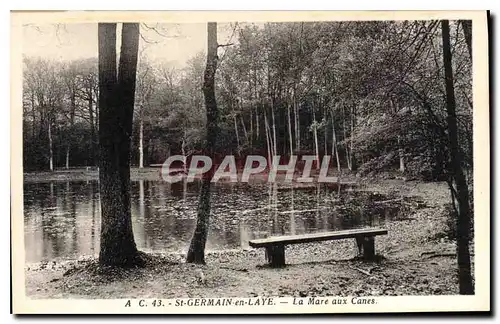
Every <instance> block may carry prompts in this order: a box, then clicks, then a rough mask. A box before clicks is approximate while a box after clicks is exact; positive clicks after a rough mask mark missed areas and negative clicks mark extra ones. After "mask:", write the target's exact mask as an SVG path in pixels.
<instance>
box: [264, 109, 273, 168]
mask: <svg viewBox="0 0 500 324" xmlns="http://www.w3.org/2000/svg"><path fill="white" fill-rule="evenodd" d="M264 128H265V130H266V143H267V160H268V161H267V164H268V165H269V166H270V163H271V161H272V157H271V156H272V155H273V154H272V150H273V148H272V144H271V134H270V133H269V123H268V122H267V115H266V114H264ZM269 169H270V168H269Z"/></svg>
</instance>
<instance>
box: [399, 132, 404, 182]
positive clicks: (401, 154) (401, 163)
mask: <svg viewBox="0 0 500 324" xmlns="http://www.w3.org/2000/svg"><path fill="white" fill-rule="evenodd" d="M398 154H399V171H400V172H402V173H404V172H405V156H404V149H403V146H402V145H401V136H400V135H398Z"/></svg>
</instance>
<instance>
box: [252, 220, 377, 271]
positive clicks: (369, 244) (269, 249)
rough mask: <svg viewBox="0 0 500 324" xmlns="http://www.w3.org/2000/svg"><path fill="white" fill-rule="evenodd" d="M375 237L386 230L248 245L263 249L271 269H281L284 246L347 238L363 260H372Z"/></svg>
mask: <svg viewBox="0 0 500 324" xmlns="http://www.w3.org/2000/svg"><path fill="white" fill-rule="evenodd" d="M376 235H387V230H386V229H382V228H360V229H350V230H344V231H334V232H323V233H311V234H300V235H287V236H272V237H268V238H265V239H255V240H251V241H249V245H250V246H251V247H253V248H262V247H263V248H265V249H266V257H267V260H268V262H269V264H270V266H271V267H283V266H284V265H285V246H286V245H289V244H301V243H311V242H321V241H332V240H341V239H348V238H354V239H356V242H357V244H358V249H359V251H360V253H361V252H362V253H363V257H364V258H365V259H372V258H373V257H374V256H375V240H374V237H375V236H376Z"/></svg>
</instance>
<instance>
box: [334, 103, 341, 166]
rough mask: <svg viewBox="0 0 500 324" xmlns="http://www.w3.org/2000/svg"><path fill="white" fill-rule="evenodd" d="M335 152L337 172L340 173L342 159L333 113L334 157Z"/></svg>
mask: <svg viewBox="0 0 500 324" xmlns="http://www.w3.org/2000/svg"><path fill="white" fill-rule="evenodd" d="M333 152H335V159H336V160H337V170H338V171H339V173H340V159H339V150H338V146H337V134H336V133H335V120H334V119H333V112H332V155H333Z"/></svg>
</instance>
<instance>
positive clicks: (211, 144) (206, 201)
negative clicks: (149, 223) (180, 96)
mask: <svg viewBox="0 0 500 324" xmlns="http://www.w3.org/2000/svg"><path fill="white" fill-rule="evenodd" d="M207 44H208V50H207V65H206V68H205V75H204V80H203V95H204V97H205V107H206V109H207V142H206V145H207V146H206V152H207V153H208V154H209V156H210V157H211V158H213V156H214V152H215V144H216V142H217V133H218V125H217V118H218V111H217V101H216V100H215V71H216V69H217V47H218V45H217V23H214V22H210V23H208V24H207ZM212 175H213V168H212V169H211V170H210V171H209V172H206V173H205V174H204V175H203V183H202V187H201V193H200V202H199V205H198V219H197V221H196V229H195V231H194V235H193V238H192V239H191V244H190V246H189V251H188V254H187V258H186V262H189V263H200V264H204V263H205V245H206V242H207V234H208V226H209V220H210V218H209V217H210V187H211V180H212Z"/></svg>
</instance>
